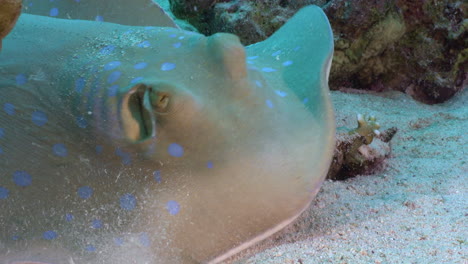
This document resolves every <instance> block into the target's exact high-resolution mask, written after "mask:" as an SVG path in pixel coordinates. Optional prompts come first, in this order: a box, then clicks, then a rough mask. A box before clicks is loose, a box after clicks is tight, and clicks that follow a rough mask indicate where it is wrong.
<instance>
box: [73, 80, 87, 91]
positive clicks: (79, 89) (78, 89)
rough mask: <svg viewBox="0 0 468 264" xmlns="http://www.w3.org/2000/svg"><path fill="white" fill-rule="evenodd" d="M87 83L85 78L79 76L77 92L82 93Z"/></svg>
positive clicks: (76, 86)
mask: <svg viewBox="0 0 468 264" xmlns="http://www.w3.org/2000/svg"><path fill="white" fill-rule="evenodd" d="M85 85H86V81H85V79H84V78H78V79H76V81H75V92H77V93H80V94H81V93H82V92H83V89H84V87H85Z"/></svg>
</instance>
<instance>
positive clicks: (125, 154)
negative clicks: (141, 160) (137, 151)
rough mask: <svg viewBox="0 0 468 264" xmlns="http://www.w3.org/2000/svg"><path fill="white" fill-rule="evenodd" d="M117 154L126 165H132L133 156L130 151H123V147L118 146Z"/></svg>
mask: <svg viewBox="0 0 468 264" xmlns="http://www.w3.org/2000/svg"><path fill="white" fill-rule="evenodd" d="M115 154H116V155H117V156H119V157H121V158H122V163H123V164H124V165H130V164H131V163H132V157H131V156H130V153H128V152H125V151H123V150H122V149H121V148H116V149H115Z"/></svg>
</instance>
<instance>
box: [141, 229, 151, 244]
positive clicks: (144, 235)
mask: <svg viewBox="0 0 468 264" xmlns="http://www.w3.org/2000/svg"><path fill="white" fill-rule="evenodd" d="M139 240H140V244H141V245H142V246H144V247H149V246H151V240H150V238H149V236H148V233H146V232H143V233H141V234H140V237H139Z"/></svg>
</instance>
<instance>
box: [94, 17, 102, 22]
mask: <svg viewBox="0 0 468 264" xmlns="http://www.w3.org/2000/svg"><path fill="white" fill-rule="evenodd" d="M95 20H96V21H98V22H103V21H104V17H103V16H96V18H95Z"/></svg>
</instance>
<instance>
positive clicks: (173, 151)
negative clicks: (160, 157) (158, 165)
mask: <svg viewBox="0 0 468 264" xmlns="http://www.w3.org/2000/svg"><path fill="white" fill-rule="evenodd" d="M167 151H168V152H169V155H171V156H173V157H177V158H179V157H182V156H183V155H184V148H183V147H182V146H181V145H179V144H177V143H172V144H170V145H169V147H168V148H167Z"/></svg>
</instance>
